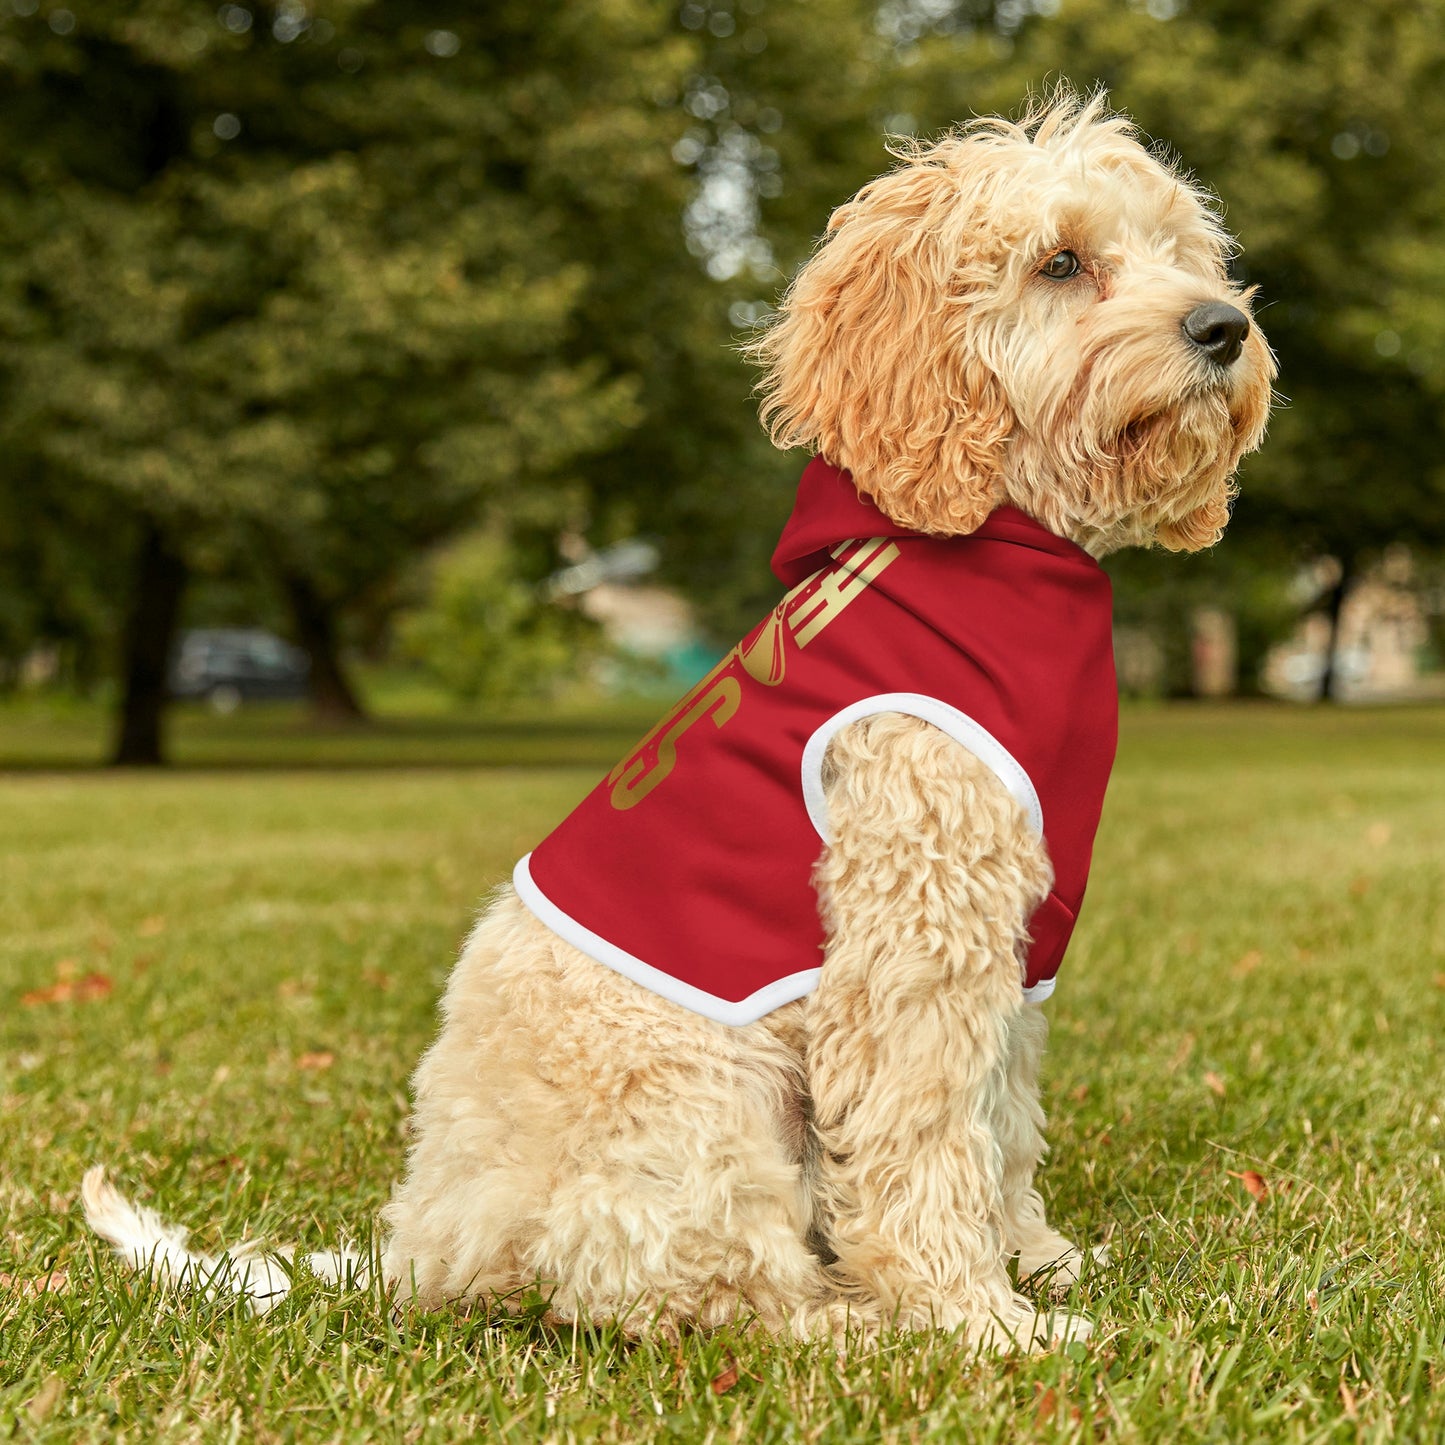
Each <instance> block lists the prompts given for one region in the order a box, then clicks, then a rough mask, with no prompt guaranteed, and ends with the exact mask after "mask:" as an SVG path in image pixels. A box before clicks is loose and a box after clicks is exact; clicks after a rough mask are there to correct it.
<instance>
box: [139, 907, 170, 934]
mask: <svg viewBox="0 0 1445 1445" xmlns="http://www.w3.org/2000/svg"><path fill="white" fill-rule="evenodd" d="M165 931H166V921H165V919H164V918H162V917H161V915H160V914H159V913H157V914H155V915H154V916H153V917H151V918H142V919H141V921H140V923H139V924H138V925H137V927H136V932H137V933H138V934H140V936H141V937H142V938H156V937H158V936H159V935H160V934H162V933H164V932H165Z"/></svg>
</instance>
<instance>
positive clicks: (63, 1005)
mask: <svg viewBox="0 0 1445 1445" xmlns="http://www.w3.org/2000/svg"><path fill="white" fill-rule="evenodd" d="M643 720H644V719H643V718H641V717H640V716H635V715H627V716H621V717H618V716H611V717H601V718H592V719H591V720H589V719H588V718H587V717H586V716H584V715H582V714H581V713H575V714H573V715H571V716H569V717H566V718H564V719H562V720H561V721H554V722H553V723H552V724H551V725H550V728H545V727H543V726H542V725H541V723H540V722H537V721H531V722H529V721H528V720H527V719H514V720H513V721H512V722H510V723H508V724H506V725H501V726H493V727H490V728H489V727H487V726H486V725H484V724H482V723H480V722H478V723H471V724H465V725H461V724H455V723H447V722H445V721H444V720H441V719H432V720H430V721H426V722H423V723H416V724H412V725H409V726H404V725H402V724H400V723H395V724H392V725H391V727H390V729H383V730H381V732H380V733H374V734H371V735H370V736H369V737H365V738H360V739H352V738H345V737H343V738H340V739H326V738H324V737H318V736H316V735H313V734H310V733H307V732H305V730H302V729H298V728H297V727H296V725H295V722H294V719H292V718H291V716H290V715H289V714H286V713H284V712H278V713H276V714H274V715H269V714H268V715H264V716H262V717H260V718H259V719H258V717H257V716H254V715H253V716H250V717H249V718H248V717H246V716H245V715H243V717H242V719H240V720H227V721H224V722H217V721H213V720H210V719H207V718H204V717H194V718H190V719H187V720H186V722H185V724H184V726H183V728H182V730H181V737H180V738H179V739H178V749H177V750H178V753H179V755H180V756H181V757H182V759H183V760H184V761H187V762H189V763H191V764H193V765H196V766H193V767H192V768H191V769H188V770H185V771H178V772H176V773H172V774H168V775H165V776H159V777H143V776H135V775H111V774H105V773H101V772H95V771H86V770H83V769H72V770H70V771H55V770H51V771H45V770H43V769H37V770H35V771H32V772H29V773H12V774H10V775H8V776H6V777H3V778H0V820H3V822H0V880H3V882H0V1438H4V1437H13V1438H19V1439H27V1440H29V1439H34V1440H57V1441H58V1440H65V1441H92V1440H94V1441H100V1440H105V1441H110V1440H130V1441H137V1442H139V1441H146V1442H150V1441H164V1442H171V1441H184V1440H202V1439H203V1440H212V1439H215V1440H222V1439H225V1440H237V1439H247V1440H252V1439H254V1440H263V1441H281V1440H305V1441H313V1440H314V1441H331V1440H337V1441H372V1440H380V1441H391V1440H396V1441H433V1440H434V1441H447V1440H453V1439H458V1438H463V1437H471V1436H475V1437H481V1438H486V1439H494V1440H515V1441H530V1440H539V1439H557V1440H579V1441H580V1440H593V1439H597V1440H618V1441H622V1440H627V1441H631V1440H686V1441H693V1440H699V1441H701V1440H706V1439H717V1440H744V1439H759V1440H799V1441H804V1440H806V1441H820V1442H841V1441H855V1440H856V1441H864V1440H877V1439H885V1440H915V1439H919V1440H921V1439H924V1438H929V1439H938V1440H952V1439H957V1440H969V1441H975V1440H977V1441H993V1440H999V1441H1003V1440H1047V1441H1055V1440H1057V1441H1066V1440H1067V1441H1084V1440H1095V1439H1098V1440H1110V1441H1156V1440H1157V1441H1184V1442H1188V1441H1231V1442H1232V1441H1245V1440H1250V1441H1252V1440H1280V1441H1297V1442H1306V1441H1335V1440H1339V1441H1345V1440H1349V1441H1355V1440H1387V1439H1389V1440H1393V1439H1399V1440H1404V1441H1436V1440H1440V1439H1442V1438H1445V1291H1442V1281H1445V1244H1442V1238H1441V1224H1442V1221H1445V1170H1442V1163H1441V1154H1442V1146H1445V1123H1442V1115H1445V1099H1442V1086H1441V1072H1442V1059H1441V1049H1440V1041H1441V1039H1442V1038H1445V787H1442V782H1445V711H1442V710H1439V709H1425V710H1402V711H1396V712H1366V711H1332V710H1325V711H1292V710H1276V709H1269V708H1246V707H1239V708H1219V709H1192V710H1183V709H1180V710H1175V709H1158V710H1150V711H1135V712H1130V713H1128V714H1126V717H1125V722H1124V736H1123V743H1122V748H1121V753H1120V760H1119V766H1118V769H1117V771H1116V774H1115V779H1114V783H1113V787H1112V791H1111V794H1110V800H1109V805H1108V808H1107V811H1106V815H1105V820H1104V825H1103V829H1102V832H1101V836H1100V841H1099V847H1098V850H1097V863H1096V868H1095V873H1094V883H1093V886H1092V889H1091V896H1090V899H1089V903H1088V905H1087V907H1086V910H1085V914H1084V918H1083V921H1082V923H1081V926H1080V931H1079V934H1078V936H1077V938H1076V941H1075V944H1074V947H1073V950H1072V952H1071V956H1070V958H1069V961H1068V963H1067V964H1066V966H1065V971H1064V976H1063V979H1062V981H1061V986H1060V990H1059V993H1058V995H1057V996H1056V998H1055V1000H1054V1001H1053V1002H1052V1003H1051V1004H1050V1005H1049V1011H1050V1015H1051V1017H1052V1019H1053V1022H1054V1041H1053V1046H1052V1050H1051V1056H1050V1059H1049V1062H1048V1066H1047V1084H1046V1096H1047V1097H1046V1103H1047V1105H1048V1108H1049V1112H1050V1116H1051V1121H1052V1123H1051V1137H1052V1139H1053V1141H1054V1154H1053V1158H1052V1161H1051V1164H1050V1166H1049V1167H1048V1169H1047V1173H1046V1181H1045V1190H1046V1193H1047V1195H1048V1196H1049V1197H1050V1199H1051V1202H1052V1210H1053V1213H1054V1215H1055V1216H1056V1218H1057V1222H1058V1223H1059V1224H1060V1225H1061V1226H1062V1227H1063V1228H1064V1229H1065V1230H1066V1232H1072V1233H1074V1234H1075V1235H1076V1236H1077V1237H1079V1238H1082V1239H1087V1240H1095V1239H1099V1238H1103V1237H1108V1238H1109V1239H1110V1241H1111V1244H1112V1249H1113V1256H1112V1261H1111V1262H1110V1263H1109V1264H1107V1265H1105V1266H1102V1267H1100V1268H1098V1269H1097V1270H1096V1271H1095V1272H1094V1273H1093V1274H1092V1276H1091V1277H1090V1278H1089V1279H1087V1280H1086V1282H1085V1284H1084V1285H1083V1286H1082V1288H1081V1290H1080V1295H1079V1299H1078V1301H1077V1306H1078V1307H1079V1308H1083V1309H1085V1310H1087V1311H1088V1312H1089V1313H1090V1314H1092V1315H1093V1316H1094V1318H1095V1319H1096V1320H1097V1321H1098V1325H1099V1329H1098V1334H1097V1336H1096V1339H1095V1340H1094V1341H1093V1342H1091V1343H1090V1344H1089V1345H1088V1346H1087V1347H1072V1348H1071V1351H1070V1352H1068V1353H1059V1354H1054V1355H1049V1356H1044V1357H1039V1358H1032V1359H1024V1360H1011V1361H1007V1362H1002V1363H1001V1362H998V1361H992V1360H985V1361H976V1360H974V1359H973V1358H971V1357H970V1356H969V1354H968V1352H967V1350H966V1349H964V1348H961V1347H960V1345H959V1343H958V1342H957V1341H956V1340H955V1339H951V1338H948V1337H945V1336H939V1337H933V1338H921V1337H913V1338H906V1339H900V1340H897V1341H894V1342H892V1343H890V1344H888V1345H887V1346H886V1347H885V1348H883V1349H882V1350H880V1351H878V1352H875V1353H873V1354H870V1355H864V1356H858V1357H854V1358H850V1359H848V1360H846V1361H843V1362H841V1363H840V1362H839V1361H838V1360H836V1359H835V1357H834V1356H833V1354H832V1352H831V1351H829V1350H826V1349H822V1348H800V1347H795V1346H789V1345H780V1344H772V1343H767V1342H759V1341H754V1340H745V1339H742V1338H740V1337H737V1336H732V1335H724V1336H719V1337H714V1338H711V1339H702V1338H697V1339H692V1340H689V1341H687V1342H686V1343H685V1344H684V1346H683V1348H682V1349H681V1350H680V1351H677V1352H674V1351H673V1350H671V1349H668V1348H666V1347H661V1346H658V1347H653V1346H648V1345H643V1346H636V1347H634V1346H629V1345H627V1344H625V1343H623V1342H621V1341H620V1340H619V1339H618V1338H617V1337H616V1336H615V1334H613V1333H611V1332H609V1331H605V1330H603V1331H597V1332H591V1333H589V1332H578V1333H576V1334H564V1335H560V1336H559V1335H557V1334H555V1333H552V1332H549V1331H548V1330H547V1329H546V1328H545V1327H543V1326H542V1325H540V1324H538V1323H536V1322H535V1321H526V1320H524V1321H520V1322H511V1323H492V1322H489V1321H488V1320H487V1319H486V1318H485V1316H484V1315H483V1314H480V1313H472V1314H466V1313H461V1312H455V1311H452V1312H442V1313H438V1314H433V1315H425V1316H412V1317H407V1318H402V1319H395V1318H393V1317H392V1315H391V1314H390V1312H389V1311H388V1310H387V1309H386V1308H385V1307H384V1306H383V1305H382V1303H381V1302H380V1301H379V1300H378V1298H377V1297H375V1296H374V1295H373V1294H371V1293H369V1292H367V1291H364V1290H361V1291H358V1290H352V1291H341V1292H337V1291H331V1290H328V1289H325V1288H323V1287H322V1286H320V1285H319V1284H318V1283H316V1282H315V1281H312V1280H309V1279H302V1280H301V1282H300V1283H299V1285H298V1287H297V1289H296V1290H295V1292H294V1293H293V1295H292V1296H291V1297H290V1299H288V1301H287V1302H286V1303H285V1304H284V1305H282V1306H281V1307H280V1308H279V1309H278V1310H277V1311H276V1312H275V1313H273V1314H272V1315H270V1316H268V1317H267V1318H266V1319H264V1320H255V1319H252V1318H250V1317H248V1316H247V1315H245V1314H244V1313H242V1312H241V1311H239V1310H238V1309H236V1308H234V1307H233V1306H230V1305H226V1304H221V1303H206V1302H203V1301H197V1300H194V1299H178V1298H174V1297H168V1296H166V1295H164V1294H160V1293H157V1292H155V1291H154V1290H152V1289H150V1287H149V1286H147V1285H146V1284H145V1283H144V1282H142V1281H138V1280H136V1279H134V1278H132V1277H128V1276H127V1275H126V1274H125V1273H124V1271H122V1270H121V1269H120V1268H119V1267H118V1266H117V1265H116V1264H115V1263H113V1262H112V1261H111V1260H110V1259H109V1258H108V1257H106V1256H104V1255H102V1254H101V1253H100V1252H99V1251H98V1250H97V1249H96V1248H95V1247H94V1246H93V1245H92V1244H91V1243H90V1242H89V1241H88V1240H87V1238H86V1236H85V1234H84V1232H83V1230H82V1229H81V1227H80V1223H79V1220H78V1217H77V1212H76V1191H77V1185H78V1182H79V1178H80V1174H81V1172H82V1170H83V1169H84V1167H85V1166H86V1165H87V1164H89V1163H91V1162H93V1161H95V1160H105V1161H107V1162H109V1163H111V1164H112V1165H113V1166H115V1167H116V1168H117V1169H118V1171H119V1173H120V1175H121V1179H122V1182H123V1183H124V1184H125V1185H126V1186H127V1187H128V1188H129V1189H130V1190H131V1191H132V1192H133V1194H134V1195H135V1196H136V1197H138V1198H140V1199H143V1200H145V1201H146V1202H149V1203H152V1204H154V1205H156V1206H157V1207H159V1208H161V1209H162V1210H163V1211H164V1212H166V1213H168V1214H169V1215H171V1216H172V1217H173V1218H176V1219H179V1220H181V1221H183V1222H186V1223H190V1224H192V1225H193V1226H195V1233H196V1238H197V1241H198V1242H199V1243H200V1244H201V1245H202V1246H209V1247H213V1246H215V1245H217V1244H219V1243H220V1242H222V1241H223V1240H228V1239H234V1238H236V1237H238V1236H240V1235H241V1234H242V1233H243V1232H245V1231H247V1230H250V1231H251V1232H253V1233H259V1234H262V1235H266V1236H270V1237H273V1238H277V1239H296V1240H300V1241H302V1242H303V1243H304V1244H306V1245H308V1246H310V1247H320V1246H322V1245H325V1244H327V1243H331V1242H334V1241H335V1240H336V1238H337V1237H338V1236H339V1235H340V1234H342V1233H344V1232H349V1233H352V1234H356V1233H358V1232H359V1233H360V1234H361V1235H362V1238H363V1240H365V1238H366V1237H367V1235H366V1231H367V1229H368V1225H367V1221H368V1220H370V1219H372V1218H373V1217H374V1215H375V1213H376V1210H377V1209H378V1207H379V1206H380V1204H381V1203H382V1202H383V1200H384V1199H385V1196H386V1191H387V1188H388V1185H389V1182H390V1180H391V1179H392V1178H394V1177H395V1175H396V1173H397V1171H398V1170H399V1168H400V1166H401V1162H402V1154H403V1148H404V1124H405V1117H406V1093H405V1089H406V1083H405V1081H406V1076H407V1072H408V1070H409V1068H410V1067H411V1065H412V1063H413V1062H414V1061H415V1058H416V1056H417V1054H418V1053H419V1051H420V1049H421V1048H422V1047H423V1046H424V1044H425V1043H426V1041H427V1039H428V1038H429V1036H430V1034H431V1031H432V1028H433V1018H434V1015H433V1008H434V1002H435V998H436V995H437V992H438V990H439V988H440V986H441V984H442V982H443V979H444V977H445V974H446V971H447V968H448V964H449V961H450V958H451V956H452V955H453V953H454V952H455V949H456V946H457V943H458V941H459V939H460V937H461V936H462V934H463V932H464V930H465V929H466V927H467V924H468V921H469V919H470V918H471V916H472V913H473V911H474V909H475V907H476V905H477V902H478V900H479V898H480V897H481V896H482V895H483V894H484V893H485V891H486V890H487V888H488V887H489V886H491V885H492V884H493V883H495V882H496V881H497V880H499V879H501V878H502V877H503V876H505V874H506V872H507V870H508V868H509V866H510V864H511V861H512V860H513V858H514V857H515V856H516V855H517V854H518V853H519V852H520V851H522V850H523V849H525V848H526V847H527V846H529V845H530V844H531V843H532V842H534V841H535V840H536V839H537V838H539V837H540V836H541V835H542V834H543V833H544V832H545V831H546V829H547V827H548V826H549V825H550V823H551V822H552V821H554V820H555V819H556V818H557V817H559V816H560V815H561V813H562V812H563V811H564V810H565V809H566V808H567V807H568V806H569V804H570V803H571V802H572V801H574V800H575V799H576V798H578V797H579V796H581V794H582V793H583V792H584V791H585V790H586V789H587V788H588V787H589V786H590V784H591V782H592V781H593V780H594V778H595V776H596V774H597V772H598V770H599V766H602V765H605V764H607V763H609V762H610V761H612V760H613V758H614V757H615V756H616V755H617V754H618V753H619V752H620V751H621V750H622V748H623V746H625V743H626V742H627V740H628V739H629V738H630V737H631V736H632V735H633V734H635V733H636V731H637V730H638V725H639V723H640V722H642V721H643ZM56 726H58V724H57V725H56ZM69 726H70V727H71V728H72V731H71V732H70V733H69V734H66V735H65V736H66V737H68V739H69V741H68V743H66V746H59V743H60V742H64V741H65V738H63V737H60V736H59V734H57V733H55V732H52V733H51V735H50V736H49V738H48V744H47V742H46V741H45V740H42V742H41V743H40V744H36V742H35V738H36V736H37V735H38V733H43V732H44V729H43V728H41V729H39V730H38V733H37V729H36V728H35V719H34V717H33V715H32V716H30V717H28V718H27V717H21V718H18V719H16V718H11V719H9V720H7V719H5V718H4V717H3V716H0V756H4V757H8V758H11V759H13V760H15V761H25V760H26V759H29V760H30V761H31V762H32V763H33V762H37V761H41V760H44V759H48V760H49V761H50V762H51V763H52V764H54V763H60V762H64V763H66V764H75V763H80V762H83V761H85V754H84V749H83V748H81V749H77V739H81V738H82V737H83V736H86V735H87V734H85V733H84V729H85V728H86V727H89V728H90V730H91V733H90V734H89V735H95V736H98V734H95V730H94V724H93V720H91V721H90V722H89V723H87V722H86V720H85V718H84V717H77V718H75V719H73V720H72V722H71V723H70V724H69ZM60 732H61V733H64V729H63V728H61V729H60ZM302 761H305V762H308V763H313V764H325V763H332V764H337V765H338V766H333V767H329V768H326V767H313V768H309V769H306V770H302V769H300V768H295V767H292V766H290V765H293V764H297V763H300V762H302ZM241 762H246V763H250V764H268V765H269V766H267V767H266V768H265V769H264V770H260V769H258V768H257V767H254V766H253V767H250V768H241V767H228V766H223V765H227V764H237V763H241ZM202 763H205V764H208V765H209V766H206V767H201V766H199V765H200V764H202ZM423 763H425V764H428V766H425V767H423V766H420V765H421V764H423ZM343 764H344V765H346V766H341V765H343ZM462 764H466V765H465V766H463V765H462ZM1256 1175H1257V1176H1258V1179H1256V1178H1255V1177H1254V1176H1256ZM1250 1186H1253V1188H1254V1190H1255V1191H1256V1192H1259V1191H1260V1190H1261V1186H1264V1188H1263V1193H1262V1197H1260V1198H1255V1197H1254V1195H1253V1194H1252V1193H1251V1191H1250ZM734 1361H735V1363H736V1367H737V1376H736V1383H733V1384H731V1385H730V1387H729V1381H730V1378H731V1376H730V1368H731V1363H732V1362H734ZM724 1387H727V1388H724Z"/></svg>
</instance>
